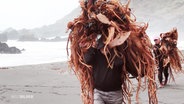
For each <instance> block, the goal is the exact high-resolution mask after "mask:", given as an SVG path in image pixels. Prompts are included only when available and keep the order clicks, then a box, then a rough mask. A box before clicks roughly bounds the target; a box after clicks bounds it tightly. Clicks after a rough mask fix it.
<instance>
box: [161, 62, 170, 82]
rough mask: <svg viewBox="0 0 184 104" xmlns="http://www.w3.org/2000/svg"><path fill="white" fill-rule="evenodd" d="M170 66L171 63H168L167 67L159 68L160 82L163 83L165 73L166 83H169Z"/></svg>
mask: <svg viewBox="0 0 184 104" xmlns="http://www.w3.org/2000/svg"><path fill="white" fill-rule="evenodd" d="M169 68H170V65H169V64H168V65H166V66H165V67H161V68H159V69H158V79H159V82H160V84H163V83H162V81H163V74H164V77H165V80H164V84H167V81H168V77H169V72H168V70H169Z"/></svg>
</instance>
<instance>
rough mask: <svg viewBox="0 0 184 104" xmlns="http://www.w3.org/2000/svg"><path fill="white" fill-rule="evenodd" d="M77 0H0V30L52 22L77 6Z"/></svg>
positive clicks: (30, 27) (30, 26)
mask: <svg viewBox="0 0 184 104" xmlns="http://www.w3.org/2000/svg"><path fill="white" fill-rule="evenodd" d="M78 1H79V0H65V1H64V0H0V13H1V19H0V31H4V30H5V29H7V28H14V29H16V30H19V29H23V28H26V29H32V28H36V27H41V26H44V25H50V24H54V23H55V22H56V21H57V20H58V19H61V18H62V17H64V16H65V15H67V14H69V13H70V12H71V11H72V10H74V9H75V8H77V7H78V5H79V2H78Z"/></svg>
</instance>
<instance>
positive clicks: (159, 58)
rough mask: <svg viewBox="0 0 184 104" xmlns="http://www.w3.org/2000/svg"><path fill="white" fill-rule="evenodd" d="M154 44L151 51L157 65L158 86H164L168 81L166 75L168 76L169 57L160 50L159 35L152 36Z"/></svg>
mask: <svg viewBox="0 0 184 104" xmlns="http://www.w3.org/2000/svg"><path fill="white" fill-rule="evenodd" d="M154 42H155V45H154V47H153V52H154V55H155V60H156V64H157V66H158V79H159V83H160V88H162V87H164V86H165V85H166V84H167V81H168V76H169V72H168V70H169V68H170V63H169V57H168V56H165V55H164V54H163V53H162V52H161V50H160V47H161V44H160V43H161V41H160V38H159V37H155V38H154ZM163 74H164V79H165V80H164V82H163Z"/></svg>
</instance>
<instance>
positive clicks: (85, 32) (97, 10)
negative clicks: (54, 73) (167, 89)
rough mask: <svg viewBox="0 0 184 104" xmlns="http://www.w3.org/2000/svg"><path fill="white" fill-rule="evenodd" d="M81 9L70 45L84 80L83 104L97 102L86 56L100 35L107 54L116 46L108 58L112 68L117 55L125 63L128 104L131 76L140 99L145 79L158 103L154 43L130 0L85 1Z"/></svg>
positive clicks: (152, 102)
mask: <svg viewBox="0 0 184 104" xmlns="http://www.w3.org/2000/svg"><path fill="white" fill-rule="evenodd" d="M80 6H81V8H82V13H81V15H80V16H79V17H77V18H75V19H74V20H73V21H71V22H69V23H68V29H70V30H71V31H70V34H69V37H68V42H70V51H71V52H70V53H71V56H70V61H69V62H70V65H71V67H72V69H73V71H74V72H75V74H76V75H77V77H78V79H79V80H80V83H81V91H82V98H83V102H84V103H85V104H92V103H93V80H92V79H93V77H92V66H89V65H87V64H85V62H84V53H85V52H86V51H87V50H88V49H89V48H90V47H92V45H93V43H94V42H95V41H96V39H97V38H98V36H99V35H100V36H101V40H102V42H103V43H104V44H105V46H104V50H105V51H108V52H110V51H109V47H108V46H109V44H111V46H114V47H113V48H112V50H113V52H112V53H111V54H110V57H109V56H108V55H106V59H107V62H108V64H109V66H110V67H111V66H112V64H113V62H114V58H113V57H115V56H117V57H120V58H121V59H122V60H123V62H124V65H123V67H122V83H123V85H122V91H123V99H124V103H125V101H126V99H127V100H128V102H129V103H130V102H131V100H130V95H131V94H130V93H131V91H132V87H131V85H132V84H131V81H130V78H129V76H128V75H130V74H131V75H132V76H134V77H136V78H137V80H138V82H139V83H138V87H137V96H136V98H137V100H138V93H139V90H140V88H141V86H142V84H141V82H142V81H141V79H142V78H143V77H144V78H145V81H144V83H145V84H146V85H147V86H148V97H149V103H150V104H157V103H158V102H157V97H156V85H155V77H154V68H155V64H154V59H153V57H152V54H151V51H150V48H151V42H150V40H149V37H148V35H147V34H146V32H145V31H146V29H147V26H148V25H147V24H145V23H137V22H136V18H135V16H134V15H133V14H132V13H131V9H130V8H129V7H128V6H129V1H128V3H127V4H126V5H122V4H121V3H120V2H119V0H87V1H84V0H81V1H80ZM119 43H122V44H119ZM117 44H118V46H117ZM145 84H144V85H145Z"/></svg>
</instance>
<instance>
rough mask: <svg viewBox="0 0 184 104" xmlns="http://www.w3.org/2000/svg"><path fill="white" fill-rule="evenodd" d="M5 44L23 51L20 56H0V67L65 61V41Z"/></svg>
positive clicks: (12, 42)
mask: <svg viewBox="0 0 184 104" xmlns="http://www.w3.org/2000/svg"><path fill="white" fill-rule="evenodd" d="M7 44H8V45H9V46H15V47H17V48H19V49H25V51H22V54H0V67H7V66H19V65H31V64H41V63H50V62H61V61H66V60H67V51H66V44H67V42H66V41H62V42H19V41H8V42H7Z"/></svg>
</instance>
